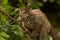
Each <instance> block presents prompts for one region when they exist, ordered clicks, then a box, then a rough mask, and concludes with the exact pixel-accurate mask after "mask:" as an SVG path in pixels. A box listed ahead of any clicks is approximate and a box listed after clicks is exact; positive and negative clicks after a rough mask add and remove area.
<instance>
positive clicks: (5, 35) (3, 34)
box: [0, 32, 9, 37]
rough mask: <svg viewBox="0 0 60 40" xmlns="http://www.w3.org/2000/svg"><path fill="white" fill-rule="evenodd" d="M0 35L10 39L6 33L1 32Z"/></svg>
mask: <svg viewBox="0 0 60 40" xmlns="http://www.w3.org/2000/svg"><path fill="white" fill-rule="evenodd" d="M0 35H1V36H3V37H9V35H8V34H6V33H5V32H0Z"/></svg>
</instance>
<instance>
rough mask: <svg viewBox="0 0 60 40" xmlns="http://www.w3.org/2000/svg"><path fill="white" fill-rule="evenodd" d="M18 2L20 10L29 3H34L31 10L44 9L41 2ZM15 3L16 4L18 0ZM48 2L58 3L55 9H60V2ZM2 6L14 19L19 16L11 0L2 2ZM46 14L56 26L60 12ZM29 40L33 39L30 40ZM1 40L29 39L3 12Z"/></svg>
mask: <svg viewBox="0 0 60 40" xmlns="http://www.w3.org/2000/svg"><path fill="white" fill-rule="evenodd" d="M18 1H19V3H17V4H16V5H17V6H19V8H24V7H26V6H27V5H26V3H29V2H33V4H32V5H31V6H30V8H39V9H42V7H43V6H44V3H43V2H41V1H39V0H34V1H32V0H24V1H23V0H18ZM13 2H16V0H15V1H13ZM48 2H50V3H52V4H53V3H54V2H55V3H56V5H55V6H54V7H53V8H54V9H59V8H60V0H48ZM57 5H58V6H57ZM0 6H2V7H3V9H4V11H5V12H6V13H8V14H9V15H11V16H13V17H15V16H16V15H17V14H19V12H18V11H15V9H16V8H17V7H13V6H12V5H11V2H9V0H1V1H0ZM46 13H49V14H48V15H47V16H49V17H48V18H49V19H50V21H51V23H52V25H53V26H56V24H57V23H56V22H57V19H58V18H59V17H60V12H57V14H58V15H56V14H50V12H49V10H48V12H46ZM51 13H52V12H51ZM52 15H54V16H53V17H52ZM55 15H56V16H55ZM16 18H17V16H16ZM16 18H15V19H16ZM53 18H54V19H53ZM55 18H56V19H55ZM59 27H60V26H59ZM57 28H58V27H57ZM29 39H31V38H29ZM0 40H27V37H26V35H25V34H24V33H23V30H22V29H21V28H20V27H19V26H18V25H17V24H15V23H14V22H13V21H12V20H10V19H9V18H8V17H7V16H5V15H3V14H2V13H1V12H0Z"/></svg>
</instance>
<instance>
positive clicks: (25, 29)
mask: <svg viewBox="0 0 60 40" xmlns="http://www.w3.org/2000/svg"><path fill="white" fill-rule="evenodd" d="M0 12H1V13H2V14H4V15H6V16H8V17H9V18H10V19H11V20H13V21H14V22H15V23H16V24H18V25H19V26H20V24H19V23H18V22H17V21H16V20H15V19H14V18H12V17H11V16H10V15H8V14H7V13H5V12H4V11H2V10H1V8H0ZM20 27H21V28H22V29H23V30H24V31H25V32H26V33H28V34H31V33H30V32H29V31H28V29H27V28H26V27H22V26H20Z"/></svg>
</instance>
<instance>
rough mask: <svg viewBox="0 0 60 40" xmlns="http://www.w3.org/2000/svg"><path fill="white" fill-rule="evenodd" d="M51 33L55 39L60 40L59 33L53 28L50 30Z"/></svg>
mask: <svg viewBox="0 0 60 40" xmlns="http://www.w3.org/2000/svg"><path fill="white" fill-rule="evenodd" d="M50 35H51V36H52V38H53V40H60V37H59V36H58V35H57V33H56V32H55V30H54V29H53V28H51V30H50Z"/></svg>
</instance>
